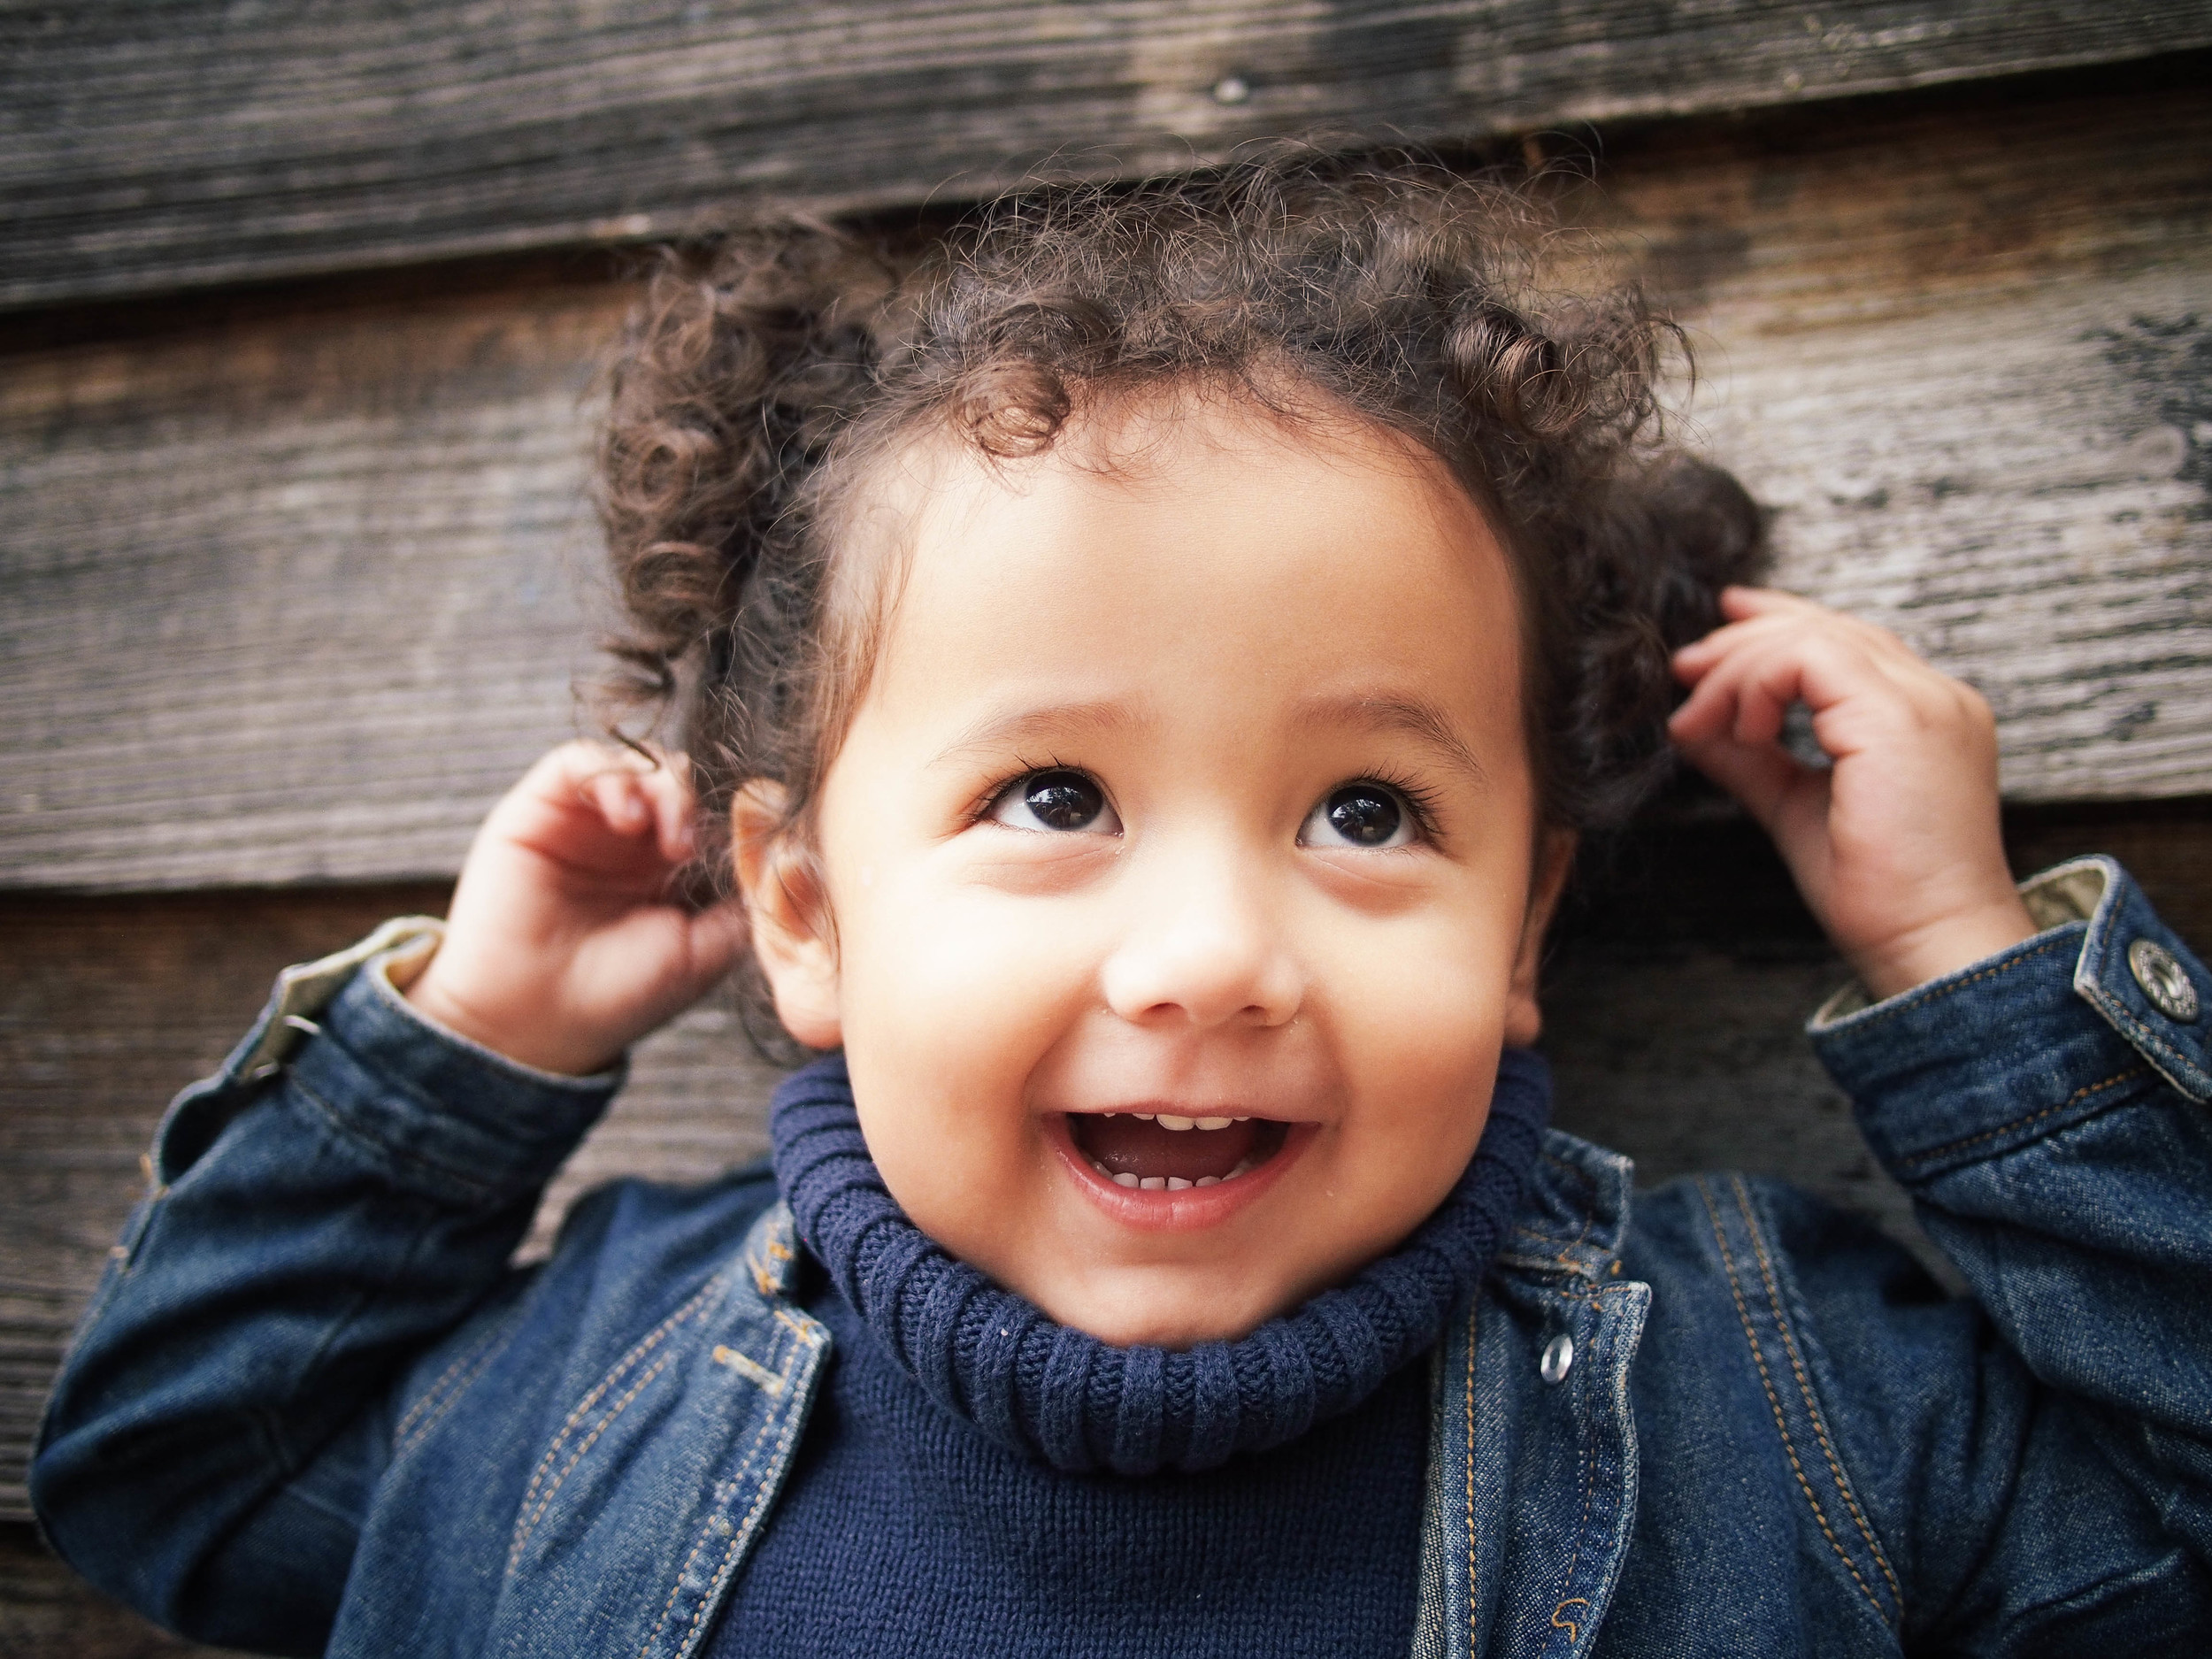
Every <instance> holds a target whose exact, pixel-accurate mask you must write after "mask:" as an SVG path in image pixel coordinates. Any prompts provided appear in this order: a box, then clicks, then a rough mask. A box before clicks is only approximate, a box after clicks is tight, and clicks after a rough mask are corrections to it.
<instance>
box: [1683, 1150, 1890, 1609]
mask: <svg viewBox="0 0 2212 1659" xmlns="http://www.w3.org/2000/svg"><path fill="white" fill-rule="evenodd" d="M1696 1185H1697V1195H1698V1196H1699V1197H1700V1198H1701V1199H1702V1200H1704V1202H1705V1213H1706V1215H1707V1217H1709V1219H1710V1221H1711V1223H1712V1227H1713V1242H1714V1243H1715V1244H1717V1245H1718V1246H1719V1247H1720V1260H1721V1266H1722V1267H1723V1268H1724V1270H1725V1271H1726V1272H1727V1274H1728V1294H1730V1295H1731V1296H1732V1297H1734V1298H1735V1302H1736V1317H1737V1318H1739V1319H1740V1320H1741V1321H1742V1322H1743V1333H1744V1340H1746V1341H1747V1342H1748V1343H1749V1344H1750V1345H1751V1360H1752V1363H1753V1364H1755V1365H1756V1366H1757V1367H1758V1368H1759V1386H1760V1387H1761V1388H1763V1389H1764V1390H1765V1391H1766V1397H1767V1408H1768V1409H1770V1411H1772V1412H1773V1413H1774V1426H1775V1428H1776V1429H1777V1430H1778V1431H1779V1432H1780V1433H1781V1436H1782V1449H1783V1451H1784V1452H1785V1453H1786V1454H1787V1455H1788V1456H1789V1460H1790V1471H1791V1472H1792V1473H1793V1474H1794V1475H1795V1476H1796V1477H1797V1488H1798V1490H1799V1491H1800V1492H1802V1493H1803V1494H1805V1502H1806V1503H1807V1504H1808V1505H1809V1506H1810V1508H1811V1509H1812V1512H1813V1520H1814V1521H1815V1522H1816V1524H1817V1525H1818V1526H1819V1527H1820V1535H1821V1536H1822V1537H1823V1538H1824V1539H1826V1540H1828V1548H1831V1549H1832V1550H1834V1551H1835V1552H1836V1559H1837V1560H1839V1561H1840V1562H1841V1563H1843V1565H1844V1570H1845V1571H1847V1572H1848V1573H1849V1574H1850V1575H1851V1581H1852V1583H1854V1584H1855V1585H1857V1586H1859V1594H1862V1595H1863V1596H1864V1597H1866V1599H1867V1604H1868V1605H1869V1606H1870V1607H1871V1608H1873V1609H1874V1616H1875V1617H1877V1618H1878V1619H1880V1620H1881V1621H1882V1623H1883V1624H1884V1625H1887V1624H1888V1623H1889V1616H1888V1615H1887V1614H1886V1613H1885V1612H1883V1611H1882V1604H1881V1602H1880V1601H1878V1600H1877V1599H1876V1598H1875V1594H1874V1590H1873V1586H1870V1585H1869V1584H1868V1583H1867V1581H1866V1579H1865V1578H1863V1577H1862V1576H1861V1574H1860V1572H1859V1569H1858V1563H1855V1562H1854V1561H1853V1560H1852V1559H1851V1555H1850V1552H1848V1551H1847V1550H1846V1549H1845V1548H1844V1547H1843V1544H1842V1541H1841V1540H1839V1539H1838V1538H1837V1537H1836V1535H1835V1533H1834V1532H1832V1531H1831V1530H1829V1526H1828V1517H1827V1513H1826V1512H1825V1511H1824V1510H1823V1509H1821V1507H1820V1499H1819V1498H1818V1497H1817V1496H1816V1495H1815V1494H1814V1492H1813V1483H1812V1482H1811V1481H1809V1480H1808V1479H1806V1478H1805V1465H1804V1464H1803V1463H1801V1462H1800V1461H1799V1459H1798V1455H1797V1443H1796V1442H1795V1441H1794V1440H1792V1439H1791V1438H1790V1425H1789V1419H1788V1418H1787V1417H1786V1416H1785V1415H1784V1413H1783V1410H1782V1397H1781V1395H1779V1394H1776V1393H1775V1391H1774V1379H1773V1378H1772V1377H1771V1376H1770V1375H1769V1374H1768V1371H1767V1361H1766V1356H1765V1355H1764V1354H1763V1353H1762V1352H1761V1351H1760V1348H1759V1334H1758V1333H1757V1331H1755V1329H1754V1328H1753V1327H1752V1324H1751V1310H1750V1309H1749V1308H1748V1307H1747V1305H1746V1304H1745V1302H1744V1297H1743V1286H1742V1285H1741V1284H1740V1282H1739V1280H1738V1279H1737V1275H1736V1258H1735V1256H1734V1255H1733V1253H1732V1252H1731V1251H1730V1249H1729V1248H1728V1235H1727V1233H1726V1232H1725V1230H1724V1228H1723V1226H1722V1224H1721V1218H1720V1209H1719V1206H1717V1204H1715V1203H1714V1202H1713V1194H1712V1189H1711V1188H1710V1187H1708V1186H1707V1185H1706V1183H1705V1178H1704V1177H1703V1176H1699V1177H1698V1178H1697V1181H1696Z"/></svg>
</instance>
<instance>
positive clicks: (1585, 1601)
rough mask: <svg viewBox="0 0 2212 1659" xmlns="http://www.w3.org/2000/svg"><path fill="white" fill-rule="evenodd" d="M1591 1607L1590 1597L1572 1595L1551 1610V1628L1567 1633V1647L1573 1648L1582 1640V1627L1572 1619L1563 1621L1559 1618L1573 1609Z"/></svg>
mask: <svg viewBox="0 0 2212 1659" xmlns="http://www.w3.org/2000/svg"><path fill="white" fill-rule="evenodd" d="M1589 1605H1590V1598H1589V1597H1588V1596H1586V1595H1571V1596H1569V1597H1568V1598H1567V1599H1566V1600H1565V1601H1562V1602H1561V1603H1560V1604H1559V1605H1558V1606H1557V1607H1555V1608H1554V1609H1552V1610H1551V1627H1552V1628H1553V1629H1554V1630H1563V1631H1565V1632H1567V1645H1568V1646H1569V1647H1573V1646H1574V1645H1575V1643H1577V1642H1578V1641H1580V1640H1582V1627H1581V1626H1580V1625H1579V1624H1576V1623H1575V1622H1574V1620H1572V1619H1571V1618H1565V1619H1563V1618H1561V1617H1559V1616H1560V1615H1561V1614H1562V1613H1563V1612H1565V1611H1566V1610H1567V1609H1569V1608H1571V1607H1587V1606H1589Z"/></svg>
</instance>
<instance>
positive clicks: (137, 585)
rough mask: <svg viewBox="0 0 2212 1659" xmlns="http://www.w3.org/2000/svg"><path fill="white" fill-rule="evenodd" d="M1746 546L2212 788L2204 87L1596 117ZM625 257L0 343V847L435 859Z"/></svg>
mask: <svg viewBox="0 0 2212 1659" xmlns="http://www.w3.org/2000/svg"><path fill="white" fill-rule="evenodd" d="M1600 179H1601V186H1602V193H1601V194H1600V193H1599V192H1594V191H1582V190H1574V189H1570V190H1568V191H1566V193H1565V195H1566V201H1565V207H1566V210H1567V211H1569V212H1570V213H1571V215H1573V216H1574V217H1576V218H1577V219H1579V220H1581V221H1582V222H1585V223H1586V224H1587V225H1589V226H1590V227H1592V230H1593V233H1594V239H1593V245H1598V246H1612V247H1616V248H1618V249H1620V250H1624V253H1625V254H1626V255H1627V256H1629V257H1633V258H1634V259H1635V260H1636V261H1637V262H1638V263H1639V264H1640V267H1641V268H1642V270H1643V271H1644V272H1645V273H1646V275H1647V278H1648V280H1650V281H1651V282H1652V283H1653V285H1654V286H1655V287H1656V288H1659V289H1660V290H1661V291H1662V292H1663V294H1665V295H1666V296H1669V297H1670V298H1671V300H1672V301H1673V302H1675V303H1677V304H1678V307H1679V308H1680V311H1681V313H1682V315H1683V316H1684V317H1685V318H1686V320H1687V321H1688V323H1689V324H1690V326H1691V330H1692V337H1693V340H1694V344H1695V345H1696V347H1697V350H1698V357H1699V363H1700V373H1701V384H1700V386H1699V388H1698V394H1697V396H1696V399H1695V401H1694V403H1693V405H1692V419H1691V420H1690V422H1689V424H1688V427H1687V430H1688V434H1689V435H1690V436H1691V437H1692V438H1693V439H1701V440H1702V441H1703V442H1705V443H1706V444H1707V445H1708V446H1709V448H1710V449H1711V450H1712V451H1713V453H1714V454H1715V455H1716V456H1717V457H1718V458H1719V459H1721V460H1723V461H1724V462H1725V463H1727V464H1729V465H1732V466H1734V467H1736V468H1737V469H1739V470H1740V472H1741V473H1742V475H1743V476H1744V477H1745V478H1746V480H1747V481H1748V482H1749V483H1750V484H1751V486H1752V488H1753V489H1754V492H1755V494H1756V495H1759V496H1760V497H1761V498H1762V499H1763V500H1765V501H1766V502H1768V503H1770V504H1771V505H1772V506H1773V507H1774V509H1775V511H1776V515H1777V517H1776V534H1777V540H1778V545H1779V548H1780V549H1781V559H1780V569H1779V572H1778V576H1779V579H1780V580H1783V581H1785V582H1787V583H1790V584H1792V585H1794V586H1797V587H1800V588H1802V589H1804V590H1805V591H1808V592H1810V593H1814V594H1816V595H1820V596H1823V597H1825V598H1828V599H1831V600H1833V601H1835V602H1837V603H1843V604H1846V605H1848V606H1850V607H1852V608H1854V609H1856V610H1859V611H1863V612H1864V613H1865V614H1868V615H1870V616H1872V617H1875V618H1878V619H1881V620H1884V621H1886V622H1888V623H1890V624H1891V625H1893V626H1896V627H1897V628H1899V629H1900V631H1901V632H1902V633H1903V634H1905V635H1906V636H1907V637H1908V638H1909V639H1910V640H1911V641H1913V642H1914V643H1915V644H1916V645H1917V646H1919V647H1920V648H1921V649H1924V650H1926V651H1927V652H1929V653H1930V654H1931V655H1932V657H1935V659H1936V660H1937V661H1939V663H1941V664H1943V665H1945V666H1946V667H1947V668H1949V669H1951V670H1952V671H1954V672H1961V673H1963V674H1965V675H1967V676H1968V677H1969V678H1970V679H1972V680H1974V681H1975V682H1976V683H1977V684H1978V685H1979V686H1980V687H1982V689H1983V690H1984V691H1985V693H1986V694H1987V695H1989V696H1990V698H1991V700H1992V702H1993V703H1994V704H1995V706H1996V708H1997V710H1998V712H1999V715H2000V717H2001V730H2002V740H2003V745H2004V769H2005V770H2004V779H2005V787H2006V788H2007V790H2008V793H2009V795H2012V796H2013V797H2014V798H2016V799H2019V800H2036V799H2044V800H2049V799H2085V798H2095V797H2114V798H2124V797H2130V796H2151V795H2185V794H2190V793H2196V792H2201V791H2204V790H2206V789H2208V788H2212V585H2208V581H2207V575H2208V571H2212V508H2208V498H2207V494H2206V491H2207V487H2208V482H2212V313H2208V312H2207V311H2206V310H2205V308H2204V305H2203V296H2204V295H2205V294H2206V293H2207V292H2212V106H2208V105H2207V104H2206V103H2205V101H2204V100H2203V99H2202V98H2201V97H2200V96H2198V94H2197V93H2196V91H2195V90H2194V88H2171V87H2170V88H2165V89H2163V90H2151V91H2147V92H2145V93H2142V94H2140V95H2136V96H2126V95H2115V94H2101V95H2098V96H2077V95H2070V94H2067V93H2065V92H2064V91H2063V90H2059V91H2053V90H2051V89H2049V88H2043V89H2041V90H2039V91H2037V92H2036V93H2035V94H2034V95H2033V96H2021V97H2018V98H2015V99H2012V100H2009V101H2008V100H2005V99H1999V98H1989V97H1984V98H1983V99H1982V100H1981V101H1980V102H1978V103H1977V104H1974V105H1973V106H1972V107H1971V108H1970V109H1959V108H1953V107H1950V106H1948V105H1946V104H1943V103H1941V102H1940V101H1935V102H1931V101H1930V100H1927V99H1924V100H1920V101H1918V102H1913V101H1907V103H1906V104H1904V105H1902V106H1899V107H1892V106H1888V105H1885V106H1881V107H1878V108H1869V109H1862V110H1861V111H1860V112H1859V119H1857V121H1856V123H1855V125H1854V126H1852V127H1850V128H1848V129H1847V130H1843V131H1839V130H1837V129H1836V128H1835V127H1833V126H1832V125H1831V124H1828V123H1824V122H1820V121H1815V120H1813V119H1809V118H1807V117H1798V116H1790V117H1782V116H1778V117H1775V118H1772V119H1769V120H1767V121H1764V122H1741V123H1715V124H1703V125H1701V124H1696V123H1690V124H1684V125H1682V126H1679V127H1673V128H1669V129H1665V130H1663V131H1654V132H1652V133H1648V134H1643V135H1641V136H1640V137H1632V138H1629V139H1624V140H1621V141H1618V142H1616V143H1615V144H1614V145H1613V146H1612V148H1611V150H1610V152H1609V157H1608V158H1607V159H1606V161H1605V163H1604V165H1603V167H1602V169H1601V174H1600ZM626 298H627V290H626V289H625V288H623V287H622V286H621V285H620V284H618V283H615V282H611V281H607V280H585V279H584V278H582V277H580V276H575V275H569V274H562V273H552V274H549V273H547V272H546V271H545V270H543V269H541V268H540V267H535V266H533V267H531V268H529V269H528V270H527V271H526V273H524V274H523V276H522V277H520V278H518V280H516V281H514V282H512V283H510V284H508V285H507V286H505V287H502V286H500V285H499V284H498V283H497V282H494V281H486V280H481V279H480V278H476V279H472V281H471V283H470V285H468V286H465V287H464V288H458V289H457V291H454V292H452V293H449V294H446V295H443V296H416V295H414V294H412V293H411V292H409V291H408V290H407V288H404V287H395V288H392V289H386V290H379V291H372V292H367V293H364V292H362V291H360V290H359V289H357V288H344V289H342V290H341V291H340V292H338V293H337V294H335V295H334V296H324V297H322V298H321V299H318V297H317V296H316V295H315V294H313V293H312V292H310V293H306V294H303V295H297V296H291V297H290V298H289V299H288V301H284V302H282V303H279V302H278V301H274V300H269V301H257V302H256V303H251V304H249V303H243V302H239V303H232V304H229V305H227V306H226V307H221V308H215V309H211V310H208V311H196V312H191V313H188V316H187V318H186V319H185V320H183V321H181V322H180V323H178V324H177V325H176V326H173V327H170V328H167V329H161V328H151V329H150V332H148V333H146V334H142V335H141V336H140V337H135V338H133V339H130V340H127V341H123V342H96V341H95V342H76V343H72V344H69V345H66V346H62V347H48V348H40V347H35V346H20V347H19V349H16V350H15V351H13V352H12V353H10V354H6V355H4V356H0V515H4V519H5V522H6V523H7V525H8V534H7V536H6V539H5V542H4V545H0V592H4V594H5V596H6V603H5V605H4V606H0V700H4V702H5V703H6V706H7V707H8V708H9V710H10V711H11V717H12V718H11V719H10V721H9V722H8V723H7V724H6V725H5V726H4V727H0V885H12V886H17V887H86V888H110V889H120V888H140V889H142V888H157V887H203V886H210V885H234V884H251V883H278V882H287V881H302V880H327V879H340V880H390V879H414V878H426V877H437V876H443V875H449V874H450V873H451V872H453V871H454V870H455V869H457V867H458V861H459V858H460V855H461V853H462V851H463V849H465V846H466V844H467V840H468V836H469V833H470V831H471V829H472V826H473V825H474V823H475V822H476V821H477V819H478V818H480V815H481V813H482V811H483V810H484V809H485V807H486V806H487V805H488V803H489V802H490V801H491V799H492V798H493V797H494V796H495V795H496V794H497V792H498V791H499V790H500V789H501V788H502V787H504V785H505V784H506V783H507V782H508V781H509V780H511V779H512V778H513V777H514V776H516V775H517V774H518V773H519V772H520V771H521V770H522V768H523V767H524V766H525V765H526V764H527V763H528V761H529V760H530V759H531V757H533V756H534V754H535V753H536V752H537V751H538V750H539V749H541V748H542V747H543V746H544V745H546V744H547V743H549V742H551V741H555V740H556V739H557V738H559V737H561V736H564V735H566V734H567V733H569V732H571V731H572V730H573V729H575V726H576V725H577V718H576V716H575V714H574V712H573V708H572V701H571V698H570V695H569V688H570V684H571V680H572V676H573V675H574V674H575V673H576V672H578V671H580V670H581V669H584V668H586V667H587V666H588V664H589V662H590V658H591V653H590V636H591V632H592V630H591V627H590V626H589V618H590V617H591V616H592V614H593V613H594V607H595V605H597V604H599V603H600V601H599V599H598V597H597V596H596V586H595V585H596V582H597V580H598V576H597V571H596V563H595V561H596V558H597V539H596V532H595V528H594V527H593V526H592V523H591V519H590V516H589V513H588V510H587V507H586V503H585V500H584V467H583V456H584V452H585V449H586V448H587V445H588V426H589V420H590V416H591V412H592V408H593V404H592V403H591V400H590V397H589V394H588V388H589V387H590V385H591V382H592V365H593V361H594V358H595V354H596V353H597V351H598V350H599V349H600V348H601V345H602V342H604V341H606V340H607V339H609V338H610V337H611V334H613V332H614V330H615V328H616V326H617V322H618V317H619V315H620V313H621V311H622V309H623V307H624V305H625V303H626Z"/></svg>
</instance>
